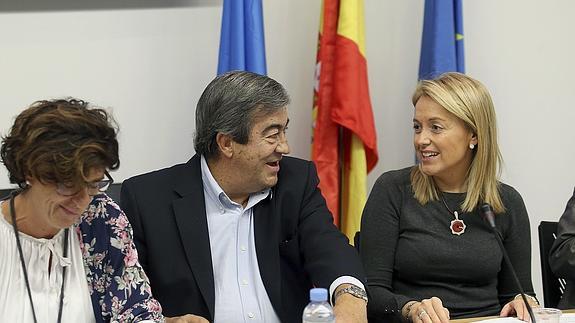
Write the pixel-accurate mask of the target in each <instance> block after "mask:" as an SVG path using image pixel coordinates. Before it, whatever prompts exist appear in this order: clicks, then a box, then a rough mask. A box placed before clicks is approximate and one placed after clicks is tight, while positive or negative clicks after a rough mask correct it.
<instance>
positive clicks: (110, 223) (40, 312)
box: [0, 99, 164, 322]
mask: <svg viewBox="0 0 575 323" xmlns="http://www.w3.org/2000/svg"><path fill="white" fill-rule="evenodd" d="M116 133H117V130H116V126H115V123H114V121H113V119H112V118H111V116H110V115H109V114H108V113H107V112H106V111H105V110H103V109H99V108H92V107H90V106H88V104H87V103H85V102H83V101H78V100H74V99H70V100H52V101H38V102H36V103H34V104H33V105H32V106H30V107H29V108H28V109H26V110H24V111H23V112H22V113H20V115H18V116H17V117H16V120H15V122H14V125H13V126H12V129H11V130H10V133H9V134H8V135H6V136H4V137H3V138H2V146H1V149H0V157H1V159H2V162H3V163H4V165H5V166H6V168H7V169H8V173H9V177H10V182H11V183H13V184H16V185H18V186H19V189H17V190H15V191H14V192H13V193H12V194H11V195H10V197H9V198H8V199H6V200H4V201H2V202H1V204H0V207H1V216H0V259H2V262H3V264H2V266H0V317H2V320H3V321H4V320H5V321H7V322H37V321H38V320H42V321H43V322H140V321H148V322H150V321H163V320H164V318H163V317H162V314H161V307H160V304H159V303H158V302H157V301H156V300H155V299H154V298H152V295H151V290H150V286H149V281H148V278H147V276H146V274H145V273H144V271H143V270H142V267H141V266H140V264H139V263H138V256H137V252H136V248H135V246H134V243H133V241H132V228H131V227H130V224H129V223H128V220H127V218H126V216H125V215H124V213H123V212H122V211H121V210H120V208H119V207H118V205H117V204H116V203H115V202H114V201H113V200H112V199H111V198H109V197H108V196H107V195H106V194H105V193H104V191H105V190H106V189H107V188H108V186H109V185H110V184H111V183H112V177H111V176H110V174H109V173H108V170H115V169H117V168H118V167H119V165H120V161H119V157H118V141H117V139H116Z"/></svg>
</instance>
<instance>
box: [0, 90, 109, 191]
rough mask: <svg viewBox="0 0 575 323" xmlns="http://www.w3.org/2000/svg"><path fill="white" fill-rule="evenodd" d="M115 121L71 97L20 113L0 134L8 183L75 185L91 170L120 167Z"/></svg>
mask: <svg viewBox="0 0 575 323" xmlns="http://www.w3.org/2000/svg"><path fill="white" fill-rule="evenodd" d="M117 130H118V127H117V124H116V122H115V121H114V120H113V118H112V116H111V115H110V114H108V113H107V112H106V111H105V110H103V109H100V108H92V107H89V105H88V103H87V102H84V101H81V100H77V99H65V100H64V99H59V100H45V101H37V102H35V103H33V104H32V105H31V106H30V107H29V108H27V109H26V110H24V111H23V112H22V113H20V114H19V115H18V116H17V117H16V120H15V121H14V125H13V126H12V129H11V130H10V133H9V134H8V135H7V136H3V137H2V147H1V148H0V158H1V161H2V163H3V164H4V165H5V166H6V168H7V169H8V173H9V178H10V182H11V183H13V184H17V185H18V186H20V187H21V188H25V187H26V179H27V178H35V179H37V180H39V181H40V182H42V183H54V184H55V183H66V184H70V185H81V184H83V183H85V182H86V181H87V176H88V175H89V172H90V170H92V169H102V168H103V169H110V170H114V169H117V168H118V167H119V166H120V159H119V156H118V140H117V138H116V134H117Z"/></svg>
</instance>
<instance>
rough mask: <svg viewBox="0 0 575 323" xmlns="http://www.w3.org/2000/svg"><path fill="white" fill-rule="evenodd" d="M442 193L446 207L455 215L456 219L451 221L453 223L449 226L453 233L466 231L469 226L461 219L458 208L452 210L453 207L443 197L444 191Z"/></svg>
mask: <svg viewBox="0 0 575 323" xmlns="http://www.w3.org/2000/svg"><path fill="white" fill-rule="evenodd" d="M440 195H441V201H442V202H443V205H445V208H446V209H447V211H449V213H451V214H453V216H455V220H452V221H451V225H450V226H449V228H450V229H451V234H455V235H458V236H460V235H462V234H463V233H464V232H465V228H466V227H467V226H466V225H465V222H463V220H460V219H459V213H458V212H457V210H454V211H451V209H450V208H449V206H448V205H447V202H445V198H444V197H443V193H440Z"/></svg>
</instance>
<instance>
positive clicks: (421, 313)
mask: <svg viewBox="0 0 575 323" xmlns="http://www.w3.org/2000/svg"><path fill="white" fill-rule="evenodd" d="M424 315H428V314H427V311H426V310H424V309H422V310H421V311H419V314H417V317H419V319H420V320H422V321H423V316H424Z"/></svg>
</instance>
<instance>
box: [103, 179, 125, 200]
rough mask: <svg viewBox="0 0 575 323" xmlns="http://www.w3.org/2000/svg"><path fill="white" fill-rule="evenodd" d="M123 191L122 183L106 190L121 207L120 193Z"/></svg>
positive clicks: (114, 184)
mask: <svg viewBox="0 0 575 323" xmlns="http://www.w3.org/2000/svg"><path fill="white" fill-rule="evenodd" d="M121 190H122V183H113V184H112V185H110V187H108V189H107V190H106V194H108V196H109V197H111V198H112V200H114V202H116V203H118V205H120V192H121Z"/></svg>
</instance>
